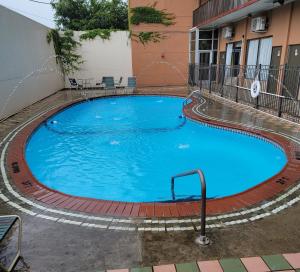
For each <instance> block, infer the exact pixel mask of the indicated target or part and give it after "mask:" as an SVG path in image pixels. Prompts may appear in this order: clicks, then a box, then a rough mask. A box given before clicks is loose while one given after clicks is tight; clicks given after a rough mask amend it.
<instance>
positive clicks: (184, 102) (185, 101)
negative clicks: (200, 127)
mask: <svg viewBox="0 0 300 272" xmlns="http://www.w3.org/2000/svg"><path fill="white" fill-rule="evenodd" d="M195 93H199V94H200V93H201V92H200V90H195V91H192V92H191V93H190V94H189V95H188V96H187V97H186V98H185V99H184V101H183V102H182V116H183V117H185V115H184V107H185V106H186V105H187V102H188V101H189V99H190V98H191V97H192V96H193V95H194V94H195Z"/></svg>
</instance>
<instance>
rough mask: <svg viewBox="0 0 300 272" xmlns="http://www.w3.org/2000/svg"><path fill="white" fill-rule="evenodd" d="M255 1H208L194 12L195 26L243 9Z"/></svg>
mask: <svg viewBox="0 0 300 272" xmlns="http://www.w3.org/2000/svg"><path fill="white" fill-rule="evenodd" d="M248 2H253V0H208V1H207V2H206V3H205V4H203V5H201V6H200V7H199V8H197V9H196V10H194V12H193V26H198V25H201V24H202V23H204V22H206V21H208V20H210V19H212V18H214V17H218V16H220V15H221V14H224V13H229V12H231V11H234V10H236V9H238V8H240V7H243V6H244V5H245V4H247V3H248Z"/></svg>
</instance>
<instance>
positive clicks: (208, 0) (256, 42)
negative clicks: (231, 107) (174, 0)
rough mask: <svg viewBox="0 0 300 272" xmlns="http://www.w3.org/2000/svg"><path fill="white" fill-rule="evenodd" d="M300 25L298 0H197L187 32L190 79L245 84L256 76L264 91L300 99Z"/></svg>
mask: <svg viewBox="0 0 300 272" xmlns="http://www.w3.org/2000/svg"><path fill="white" fill-rule="evenodd" d="M299 26H300V1H298V0H297V1H288V0H200V1H199V6H198V8H197V9H195V10H194V12H193V28H192V29H191V33H190V54H189V63H190V69H191V73H190V74H191V76H192V77H193V82H194V83H195V84H198V83H199V82H200V83H201V84H205V83H206V82H210V83H209V84H210V86H211V84H215V85H220V84H222V86H223V87H224V85H230V84H228V82H229V81H230V82H231V85H232V86H235V87H236V86H242V87H247V88H249V84H250V83H251V80H252V81H253V79H254V78H257V77H258V78H259V79H260V80H261V81H262V83H263V84H262V85H263V86H262V89H263V91H264V92H266V93H272V94H277V95H281V94H282V95H284V96H288V97H292V98H293V99H299V97H300V95H299V82H300V80H299V79H300V71H299V69H300V27H299ZM209 66H210V68H204V67H209ZM221 66H222V67H223V68H220V67H221ZM194 67H199V69H194ZM212 67H214V68H212ZM224 67H225V68H224ZM220 69H223V72H220ZM224 77H225V78H224ZM226 83H227V84H226ZM225 91H226V88H225ZM236 99H238V94H237V93H236Z"/></svg>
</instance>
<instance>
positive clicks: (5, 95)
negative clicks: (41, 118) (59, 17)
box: [0, 6, 64, 119]
mask: <svg viewBox="0 0 300 272" xmlns="http://www.w3.org/2000/svg"><path fill="white" fill-rule="evenodd" d="M48 31H49V28H47V27H45V26H43V25H41V24H39V23H37V22H35V21H32V20H30V19H28V18H26V17H24V16H22V15H19V14H17V13H15V12H13V11H11V10H9V9H7V8H4V7H2V6H0V37H1V42H0V119H2V118H5V117H7V116H10V115H12V114H14V113H16V112H18V111H19V110H21V109H23V108H25V107H27V106H29V105H31V104H32V103H34V102H36V101H39V100H41V99H42V98H45V97H46V96H49V95H51V94H52V93H54V92H56V91H58V90H60V89H63V88H64V78H63V76H62V74H61V71H60V68H59V66H58V65H57V64H56V61H55V52H54V49H53V45H52V44H50V45H49V44H48V43H47V41H46V35H47V33H48ZM38 69H41V70H40V71H37V70H38ZM34 71H35V73H33V74H32V75H31V73H32V72H34ZM29 75H31V76H29ZM26 76H28V78H27V79H24V78H25V77H26ZM23 79H24V80H23ZM17 85H19V87H18V88H16V89H15V87H16V86H17ZM14 89H15V90H14Z"/></svg>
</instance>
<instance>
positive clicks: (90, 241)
mask: <svg viewBox="0 0 300 272" xmlns="http://www.w3.org/2000/svg"><path fill="white" fill-rule="evenodd" d="M155 91H156V92H159V89H156V90H155ZM164 92H165V91H164ZM170 93H172V90H170ZM182 93H183V94H184V93H185V91H184V90H183V92H182ZM77 98H78V95H76V94H75V93H74V92H72V93H71V92H59V93H57V94H55V95H53V96H51V97H49V98H47V99H45V100H43V101H40V102H38V103H36V104H34V105H32V106H30V107H28V108H27V109H25V110H23V111H21V112H20V113H18V114H16V115H15V116H13V117H11V118H9V119H7V120H6V121H4V122H2V123H1V125H0V139H3V138H4V137H5V136H6V135H7V134H8V133H9V132H10V131H11V130H12V129H14V128H15V127H16V126H17V125H19V124H20V123H22V122H24V121H26V120H28V119H29V118H30V117H32V116H33V115H34V114H36V113H39V112H41V111H43V110H47V109H49V108H50V107H53V106H55V105H60V104H62V103H66V102H68V101H72V100H74V99H77ZM247 111H248V110H247ZM247 111H246V110H245V109H244V108H240V107H237V106H236V105H234V104H223V103H220V102H216V101H214V100H213V99H210V98H207V103H206V104H204V105H203V106H202V107H201V108H199V114H205V115H209V116H212V117H213V118H222V119H228V121H234V122H242V123H245V124H247V125H255V126H262V127H264V128H267V129H271V130H274V131H278V132H280V133H284V134H286V135H289V136H290V137H293V138H291V139H294V138H295V139H299V131H300V129H299V126H296V125H291V123H287V122H284V123H281V122H282V121H279V120H277V119H273V118H271V117H269V116H267V115H264V114H257V113H255V114H253V113H248V112H247ZM0 190H1V192H5V188H4V186H3V181H2V179H1V177H0ZM11 213H17V214H19V215H20V216H21V217H22V218H23V220H24V231H23V234H24V235H23V236H24V239H23V255H24V258H25V261H26V263H28V264H29V265H30V270H29V271H38V272H44V271H45V272H51V271H55V272H57V271H91V272H94V271H101V270H105V269H117V268H126V267H150V266H156V265H161V264H170V263H184V262H195V261H202V260H215V259H222V258H233V257H236V256H239V257H247V256H259V255H271V254H278V253H289V252H299V251H300V239H299V237H300V228H299V226H300V217H299V216H298V215H299V214H300V205H299V204H295V205H293V206H292V207H290V208H288V209H285V210H283V211H281V212H280V213H278V214H276V215H272V216H269V217H267V218H264V219H262V220H257V221H254V222H250V223H247V224H243V225H235V226H229V225H228V226H225V225H224V226H222V227H220V228H216V229H211V230H209V231H208V236H209V238H210V239H211V240H212V244H211V245H210V246H208V247H204V248H199V247H198V246H196V245H195V243H194V239H195V238H196V237H197V235H198V233H197V232H195V231H183V232H172V233H167V232H121V231H113V230H101V229H93V228H81V227H79V226H76V225H71V224H60V223H57V222H51V221H45V220H43V219H42V218H37V217H32V216H30V215H28V214H25V213H23V212H21V211H19V210H17V209H14V208H12V207H11V206H10V205H8V204H7V203H6V202H3V201H2V200H0V214H11ZM222 262H223V261H221V264H222ZM179 267H180V265H177V266H176V269H177V271H179ZM194 268H195V266H194ZM196 268H197V267H196ZM223 268H225V267H223ZM155 269H156V268H155ZM198 270H199V269H198V268H197V270H193V271H195V272H197V271H198ZM137 271H138V270H137ZM225 271H226V270H225ZM227 271H228V270H227ZM233 271H234V270H232V272H233ZM237 271H238V270H237Z"/></svg>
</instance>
